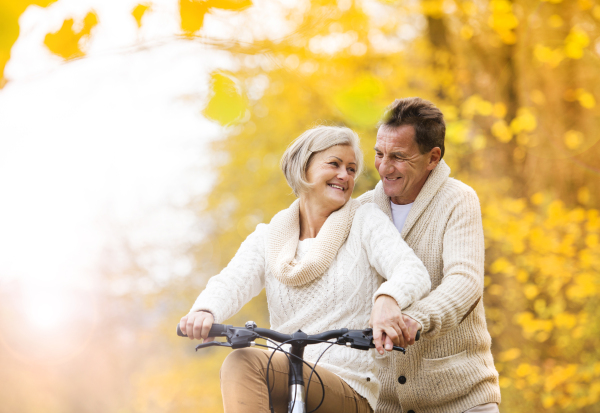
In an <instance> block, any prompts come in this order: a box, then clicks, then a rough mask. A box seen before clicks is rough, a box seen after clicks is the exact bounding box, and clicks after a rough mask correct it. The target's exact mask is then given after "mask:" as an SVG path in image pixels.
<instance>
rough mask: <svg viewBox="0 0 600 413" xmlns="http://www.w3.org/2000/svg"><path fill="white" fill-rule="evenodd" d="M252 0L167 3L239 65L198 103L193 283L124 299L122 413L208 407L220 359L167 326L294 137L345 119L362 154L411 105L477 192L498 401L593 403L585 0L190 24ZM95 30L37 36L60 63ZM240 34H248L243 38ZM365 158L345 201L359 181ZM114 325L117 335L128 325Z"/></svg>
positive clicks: (268, 213)
mask: <svg viewBox="0 0 600 413" xmlns="http://www.w3.org/2000/svg"><path fill="white" fill-rule="evenodd" d="M173 1H176V0H173ZM25 3H28V2H24V3H23V4H25ZM47 3H49V2H46V4H47ZM7 4H8V2H7V1H2V2H0V8H1V7H4V8H7ZM258 7H268V5H263V4H261V5H260V6H259V5H253V4H252V3H251V2H250V1H249V0H241V1H235V0H207V1H196V0H179V11H180V22H181V31H180V33H178V34H177V38H176V39H175V40H173V41H174V42H175V41H195V42H203V43H205V44H207V45H209V46H211V47H218V48H219V49H221V50H225V51H226V52H227V53H229V55H230V57H231V59H233V61H234V62H235V63H236V65H235V66H236V67H237V68H238V69H237V70H235V71H234V72H227V71H223V70H220V71H216V72H214V73H212V75H211V84H210V87H211V92H210V94H209V97H208V99H207V102H206V106H205V108H204V110H203V111H202V115H203V116H205V117H206V118H208V119H211V120H213V121H215V122H218V123H219V124H220V125H222V126H223V133H222V139H219V140H217V141H216V142H215V143H214V144H213V150H214V153H215V157H214V161H213V165H212V166H213V167H214V170H215V171H217V175H216V182H215V184H214V188H213V190H212V191H211V193H210V195H209V196H208V197H207V198H203V199H199V200H197V201H196V202H194V203H193V204H192V205H190V208H193V209H194V211H195V212H196V213H197V220H198V223H199V225H201V226H202V228H203V233H204V238H203V239H202V240H201V241H199V242H198V244H197V245H194V246H193V247H192V248H191V249H190V254H193V255H194V257H195V262H196V268H195V270H194V275H193V276H190V277H187V278H185V279H177V280H173V281H172V282H171V283H170V284H169V285H168V286H165V287H164V288H162V289H161V290H160V291H159V292H157V293H156V294H150V295H148V296H147V297H144V298H143V301H144V302H143V303H140V302H139V300H142V299H141V298H139V297H137V298H136V297H128V298H127V300H129V301H127V300H125V301H127V302H128V304H127V305H131V306H134V307H135V306H138V307H136V308H138V309H139V308H143V309H144V311H153V312H156V311H157V310H156V309H157V308H161V309H162V311H161V313H160V320H161V321H160V322H157V323H156V324H154V328H153V329H152V331H149V330H147V331H135V332H134V334H135V336H136V338H137V339H139V340H140V341H141V342H143V343H150V342H154V343H159V344H157V346H155V347H153V350H148V351H149V353H148V354H152V357H151V358H150V359H143V360H140V361H139V363H137V364H135V365H131V366H129V367H127V369H126V370H127V372H128V374H130V377H132V379H131V381H128V382H127V383H126V389H127V390H126V391H127V393H126V394H127V395H128V397H122V398H121V399H119V400H120V401H119V402H118V403H116V405H118V406H119V408H120V410H121V411H144V412H146V411H157V412H159V411H160V412H163V411H164V412H166V411H205V412H207V411H215V412H218V411H221V406H220V392H219V386H218V369H219V366H220V363H221V361H222V359H223V358H224V356H225V355H226V354H225V353H226V351H217V350H213V351H209V352H206V353H204V354H192V353H191V352H186V349H188V348H191V343H189V342H186V343H182V342H181V341H178V340H177V339H176V338H171V337H170V335H172V329H173V326H174V323H176V322H177V320H178V318H179V317H180V316H182V315H183V314H184V313H185V312H186V311H187V310H188V308H189V307H190V306H191V303H192V301H193V299H194V298H195V296H196V295H197V293H198V292H199V291H200V290H201V288H202V286H203V285H204V284H205V282H206V280H207V279H208V278H209V277H210V276H211V275H214V274H215V273H217V272H218V271H219V270H220V269H221V268H222V267H223V266H224V265H225V264H226V263H227V262H228V260H229V259H230V258H231V257H232V256H233V254H234V253H235V251H236V250H237V248H238V246H239V244H240V243H241V241H242V240H243V239H244V238H245V237H246V236H247V235H248V234H249V233H250V232H251V231H253V230H254V228H255V227H256V225H257V224H258V223H261V222H268V221H269V220H270V219H271V217H272V216H273V215H274V214H275V213H276V212H277V211H279V210H281V209H282V208H285V207H286V206H287V205H289V203H290V202H291V201H292V200H293V194H292V193H291V190H290V189H289V187H287V185H286V184H285V180H284V178H283V175H282V174H281V172H280V171H279V169H278V162H279V157H280V156H281V154H282V153H283V151H284V150H285V148H286V146H287V145H288V144H289V142H290V141H291V140H292V139H293V138H295V137H296V136H298V135H299V134H300V133H301V132H302V131H304V130H306V129H307V128H309V127H312V126H314V125H316V124H322V123H326V124H335V125H342V124H344V125H347V126H349V127H352V128H354V129H355V130H356V131H357V132H358V133H359V135H360V136H361V138H362V145H363V149H364V152H365V154H366V159H367V160H368V159H369V158H370V157H372V156H373V150H372V146H373V143H374V139H375V131H376V129H375V127H376V123H377V121H378V120H379V118H380V116H381V113H382V111H383V109H384V108H385V106H386V105H387V104H389V103H390V102H392V101H393V100H394V99H395V98H399V97H407V96H420V97H423V98H425V99H429V100H431V101H433V102H434V103H436V105H438V106H439V107H440V108H441V109H442V111H443V112H444V114H445V116H446V121H447V150H446V156H445V158H446V161H447V162H448V164H449V165H450V167H451V168H452V171H453V172H452V175H453V176H455V177H456V178H458V179H461V180H463V181H464V182H466V183H468V184H469V185H471V186H473V187H474V188H475V189H476V190H477V193H478V195H479V197H480V201H481V205H482V214H483V223H484V230H485V236H486V277H485V286H486V288H485V297H484V304H485V307H486V314H487V319H488V327H489V331H490V333H491V335H492V338H493V344H492V351H493V353H494V356H495V360H496V366H497V369H498V371H499V372H500V385H501V388H502V398H503V402H502V405H501V411H504V412H509V411H510V412H523V413H525V412H537V411H548V412H563V411H564V412H574V411H578V412H584V413H585V412H596V411H598V408H599V406H600V349H599V347H598V345H597V344H598V339H597V337H600V322H599V321H598V318H597V316H596V315H597V313H598V311H600V210H599V208H598V207H599V203H600V196H599V195H598V194H600V179H599V177H600V169H599V167H598V161H597V160H598V159H599V157H600V146H599V145H598V140H599V139H600V133H599V132H598V131H599V130H600V106H599V105H598V102H597V101H598V99H599V98H600V38H599V35H600V4H598V3H597V2H594V1H592V0H569V1H567V0H562V1H561V0H545V1H544V0H512V1H509V0H481V1H464V0H444V1H442V0H420V1H414V2H403V1H384V0H381V1H376V0H373V1H366V2H358V1H352V0H343V1H342V0H339V1H328V0H314V1H311V2H298V4H291V5H287V6H285V7H283V8H282V10H283V12H281V13H280V14H281V15H278V17H277V18H278V19H280V21H279V23H281V24H282V26H283V27H285V28H286V29H285V30H283V31H282V33H281V35H280V36H277V37H275V38H272V37H269V36H266V35H263V34H261V33H262V32H261V31H260V30H259V29H260V27H259V26H260V24H259V23H258V22H257V20H256V19H254V20H253V19H251V18H250V17H249V18H248V22H249V23H248V25H244V26H243V27H240V28H239V32H235V33H233V34H232V37H231V39H229V40H227V41H224V40H222V39H219V40H218V41H217V40H215V39H212V38H210V36H206V35H205V34H204V33H203V25H204V23H205V21H206V19H208V18H210V16H211V13H218V14H219V16H221V17H222V16H226V15H227V13H230V15H231V16H234V15H235V16H236V18H237V17H240V16H246V15H248V16H251V15H252V16H255V14H252V13H257V10H256V9H257V8H258ZM278 7H279V6H278ZM19 10H20V11H19V13H20V12H22V10H24V7H21V8H20V9H19ZM153 12H155V11H154V9H153V7H152V3H151V2H148V3H144V4H140V5H139V6H137V7H136V8H135V9H133V10H132V15H131V19H132V22H133V24H137V25H138V27H143V16H144V15H145V14H147V13H153ZM259 13H260V11H259ZM12 15H14V16H18V13H17V12H13V14H12ZM0 18H4V15H3V13H0ZM14 18H16V17H14ZM14 18H13V20H11V21H10V22H11V24H12V26H11V27H13V26H14ZM98 24H102V22H98V20H97V18H96V17H95V14H94V13H93V11H90V14H88V16H87V17H86V18H85V21H84V22H83V25H79V26H78V27H82V28H81V29H79V30H74V29H73V27H74V25H73V20H65V22H64V24H63V26H62V28H61V29H60V30H59V31H58V32H56V33H49V34H48V35H47V37H46V40H45V44H46V46H47V47H48V49H49V50H50V51H51V52H52V53H54V54H56V55H57V56H60V57H62V58H64V59H71V58H73V57H81V56H84V55H85V39H86V38H87V37H89V36H93V28H94V27H95V26H96V25H98ZM252 24H254V25H255V26H256V27H254V26H252ZM7 27H8V26H7ZM11 30H12V31H11V32H10V33H11V35H10V36H12V37H10V36H8V35H5V34H4V32H0V33H1V34H2V36H4V37H2V38H1V39H4V40H2V41H3V42H4V43H2V44H0V47H1V49H0V64H3V63H2V62H3V61H4V62H6V61H7V60H8V57H6V56H8V51H9V50H10V45H11V44H12V43H10V42H11V41H12V42H13V43H14V40H16V37H15V33H18V30H17V31H16V32H15V30H14V29H11ZM252 30H256V33H257V34H256V36H254V37H250V38H249V37H248V36H245V37H244V36H242V35H241V33H242V32H245V33H246V32H248V31H250V32H252ZM238 35H239V36H238ZM13 38H14V40H10V39H13ZM6 39H8V40H6ZM248 39H250V40H248ZM2 53H3V54H2ZM3 56H4V57H3ZM2 59H4V60H2ZM2 67H3V66H1V65H0V70H1V69H2ZM367 164H368V168H367V171H366V172H365V175H364V176H363V177H361V178H360V179H359V181H358V182H357V188H356V191H355V192H356V193H355V195H359V194H360V193H362V192H364V191H366V190H368V189H370V188H372V187H373V186H374V185H375V183H376V182H377V179H378V176H377V173H376V171H375V170H374V168H373V165H372V164H371V163H370V162H367ZM132 274H134V275H132ZM128 276H131V277H134V276H135V277H147V276H148V274H146V273H144V271H143V269H139V268H138V269H136V270H135V271H133V270H132V273H131V274H111V275H110V276H109V277H108V279H113V278H115V277H128ZM110 299H111V300H115V301H116V302H119V300H124V298H123V297H121V298H118V299H117V298H114V297H113V298H110ZM132 302H133V304H132ZM138 311H139V310H138ZM246 318H248V319H249V318H254V319H255V321H257V322H258V323H262V324H263V325H267V324H268V318H267V310H266V303H265V302H264V299H263V297H261V296H259V297H258V298H257V299H255V300H253V301H252V302H251V303H250V304H249V305H248V306H246V308H245V309H244V310H243V313H242V314H240V315H239V316H236V318H235V319H234V320H230V323H243V322H244V321H245V319H246ZM117 319H118V317H117ZM120 320H121V321H120V322H121V323H122V324H123V326H125V327H124V328H126V327H127V326H130V325H134V323H131V324H128V323H129V321H130V320H129V319H128V318H125V321H123V319H120ZM136 325H138V324H136ZM167 336H168V338H167ZM144 348H146V347H144ZM174 348H176V349H177V350H176V351H175V350H173V349H174ZM113 357H115V358H116V359H119V357H121V356H119V355H118V353H115V355H113ZM122 357H124V356H122ZM119 360H120V359H119ZM65 380H66V379H65ZM0 392H1V391H0ZM0 394H1V393H0ZM0 410H1V409H0ZM89 410H90V411H91V410H92V409H89ZM23 411H30V410H23ZM31 411H34V410H31ZM81 411H88V410H81Z"/></svg>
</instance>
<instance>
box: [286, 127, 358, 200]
mask: <svg viewBox="0 0 600 413" xmlns="http://www.w3.org/2000/svg"><path fill="white" fill-rule="evenodd" d="M359 142H360V141H359V138H358V135H357V134H356V132H354V131H353V130H352V129H349V128H346V127H343V126H317V127H316V128H312V129H309V130H307V131H306V132H304V133H303V134H302V135H300V136H298V137H297V138H296V139H294V141H293V142H292V143H291V144H290V146H288V148H287V149H286V151H285V153H284V154H283V156H282V157H281V170H282V171H283V174H284V175H285V179H286V180H287V182H288V185H289V186H290V187H291V188H292V190H293V191H294V194H295V195H296V196H300V193H302V192H303V191H305V190H307V189H308V188H310V186H311V184H310V183H309V182H308V181H307V178H306V172H307V171H308V167H309V166H310V162H311V160H312V158H313V155H314V154H316V153H318V152H322V151H324V150H327V149H329V148H331V147H332V146H336V145H347V146H350V147H351V148H352V149H353V150H354V156H355V157H356V175H355V177H356V178H358V176H359V175H360V173H361V172H362V168H363V153H362V150H361V149H360V143H359ZM356 178H355V179H356Z"/></svg>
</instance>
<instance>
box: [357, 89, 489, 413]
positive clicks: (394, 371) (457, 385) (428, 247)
mask: <svg viewBox="0 0 600 413" xmlns="http://www.w3.org/2000/svg"><path fill="white" fill-rule="evenodd" d="M445 133H446V126H445V123H444V117H443V115H442V112H441V111H440V110H439V109H438V108H437V107H435V106H434V105H433V104H432V103H431V102H428V101H425V100H423V99H420V98H407V99H399V100H396V101H395V102H394V103H393V104H392V105H391V106H390V107H389V108H388V110H387V113H386V116H385V118H384V122H383V123H382V125H381V126H380V128H379V130H378V132H377V143H376V145H375V154H376V155H375V167H376V168H377V170H378V171H379V175H380V176H381V182H379V183H378V184H377V186H376V187H375V189H374V190H372V191H369V192H367V193H366V194H364V195H363V196H361V197H360V198H359V200H360V201H361V202H362V203H367V202H373V203H376V204H377V205H379V207H380V208H381V209H382V210H383V211H384V212H385V213H386V214H387V215H388V216H389V217H390V219H391V220H393V222H394V224H395V226H396V227H397V228H398V231H400V233H401V234H402V237H403V238H404V240H405V241H406V242H407V243H408V245H409V246H410V247H411V248H412V249H413V250H414V251H415V253H416V254H417V256H418V257H419V258H420V259H421V260H422V261H423V263H424V264H425V267H427V270H428V271H429V275H430V277H431V286H432V287H431V292H430V293H429V295H428V296H426V297H425V298H423V299H422V300H420V301H418V302H416V303H415V304H413V305H412V306H410V307H408V308H407V309H405V311H404V314H402V313H401V312H400V308H398V304H397V301H396V299H395V298H394V292H393V290H392V289H391V288H390V291H389V293H388V292H387V291H386V289H385V283H384V284H383V286H382V289H381V290H380V292H381V293H382V295H379V296H378V297H377V299H376V302H375V305H374V308H373V312H372V316H371V324H372V325H373V326H374V327H380V328H381V329H382V330H383V331H384V334H383V335H381V336H379V337H375V341H376V345H377V351H379V353H380V354H382V355H383V356H385V357H383V358H382V359H381V360H380V361H381V362H380V366H381V368H380V371H379V376H380V379H381V382H382V390H381V394H380V396H379V401H378V405H377V412H379V413H392V412H394V413H396V412H397V413H400V412H402V413H421V412H422V413H462V412H469V413H473V412H498V411H499V410H498V403H500V388H499V386H498V373H497V371H496V369H495V367H494V360H493V358H492V354H491V351H490V345H491V337H490V335H489V333H488V331H487V325H486V321H485V310H484V308H483V300H482V297H483V261H484V242H483V227H482V223H481V211H480V207H479V200H478V198H477V195H476V194H475V191H473V189H471V188H470V187H469V186H467V185H465V184H463V183H462V182H460V181H457V180H455V179H452V178H449V175H450V168H449V167H448V165H446V163H445V162H444V161H443V160H442V158H443V156H444V137H445ZM404 324H406V327H408V331H409V332H410V333H409V335H408V336H403V335H402V331H401V329H400V326H404ZM375 330H376V331H378V330H379V329H375ZM417 330H421V332H422V335H421V339H420V340H419V341H417V342H416V343H415V334H416V332H417ZM392 342H395V343H397V344H400V345H404V344H413V343H414V345H413V346H412V347H411V348H410V350H409V351H408V352H407V353H406V355H402V354H400V355H396V354H394V353H393V352H389V353H386V352H384V351H383V349H384V347H385V348H386V349H391V345H392ZM384 353H385V354H384Z"/></svg>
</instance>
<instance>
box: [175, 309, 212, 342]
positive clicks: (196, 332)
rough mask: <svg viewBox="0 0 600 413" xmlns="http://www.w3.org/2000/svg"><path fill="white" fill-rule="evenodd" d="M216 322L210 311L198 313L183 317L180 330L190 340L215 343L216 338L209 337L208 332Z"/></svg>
mask: <svg viewBox="0 0 600 413" xmlns="http://www.w3.org/2000/svg"><path fill="white" fill-rule="evenodd" d="M214 322H215V318H214V317H213V315H212V314H211V313H209V312H208V311H197V312H195V313H189V314H188V315H186V316H183V317H181V320H180V321H179V328H180V329H181V332H182V333H183V334H185V335H187V336H188V337H189V338H190V340H193V339H197V340H200V339H203V340H204V341H213V340H214V339H215V338H214V337H208V332H209V331H210V328H211V327H212V325H213V323H214Z"/></svg>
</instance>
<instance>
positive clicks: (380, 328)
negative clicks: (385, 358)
mask: <svg viewBox="0 0 600 413" xmlns="http://www.w3.org/2000/svg"><path fill="white" fill-rule="evenodd" d="M369 324H370V325H371V327H373V344H375V348H376V349H377V352H379V354H383V349H384V346H385V349H386V350H387V351H392V345H396V346H400V347H406V345H407V344H413V343H414V338H413V340H410V338H411V337H410V333H409V331H408V327H407V326H406V324H405V322H404V317H403V316H402V311H401V310H400V307H398V303H397V302H396V300H395V299H393V298H392V297H390V296H388V295H380V296H379V297H377V299H376V300H375V305H374V306H373V311H372V312H371V320H370V321H369ZM411 341H412V342H411Z"/></svg>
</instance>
